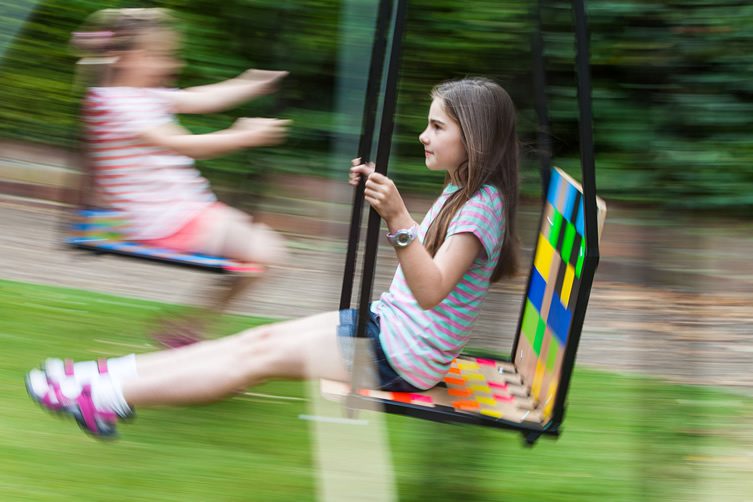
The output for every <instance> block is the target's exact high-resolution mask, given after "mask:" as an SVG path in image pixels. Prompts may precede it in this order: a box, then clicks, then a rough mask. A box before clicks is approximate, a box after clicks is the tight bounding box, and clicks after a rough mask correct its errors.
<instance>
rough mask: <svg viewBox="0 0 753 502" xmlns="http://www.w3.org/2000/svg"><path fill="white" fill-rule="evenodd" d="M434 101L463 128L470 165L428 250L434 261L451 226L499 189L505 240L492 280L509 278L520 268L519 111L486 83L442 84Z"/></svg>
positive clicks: (459, 175)
mask: <svg viewBox="0 0 753 502" xmlns="http://www.w3.org/2000/svg"><path fill="white" fill-rule="evenodd" d="M431 97H432V99H436V100H440V101H441V102H442V104H443V105H444V110H445V112H446V113H447V115H448V116H449V117H450V118H451V119H452V120H454V121H455V122H456V123H457V124H458V125H459V126H460V130H461V133H462V141H463V145H464V146H465V150H466V153H467V155H468V160H467V161H466V162H464V163H463V164H462V165H461V166H460V167H459V168H458V169H457V171H456V172H455V179H454V180H453V181H454V182H455V183H457V184H458V185H459V186H460V189H459V190H458V191H457V192H455V193H453V194H452V195H451V196H450V197H449V198H448V199H447V201H445V203H444V206H443V207H442V209H441V210H440V211H439V214H438V215H437V217H436V218H435V219H434V221H433V222H432V225H431V227H430V228H429V231H428V232H427V234H426V238H425V239H424V245H425V246H426V249H427V250H428V251H429V253H430V254H431V255H432V256H433V255H434V254H435V253H436V252H437V250H438V249H439V248H440V247H441V246H442V243H443V242H444V239H445V235H446V233H447V229H448V228H449V226H450V222H451V221H452V218H453V217H454V216H455V214H456V213H457V212H458V210H459V209H460V208H461V207H462V206H463V204H465V203H466V202H468V200H470V198H471V197H472V196H473V195H474V194H475V193H476V192H478V191H479V190H480V189H481V187H482V186H483V185H494V186H495V187H496V188H497V190H498V191H499V193H500V195H501V198H502V205H503V208H504V222H503V226H504V234H503V242H502V251H501V252H500V256H499V261H498V262H497V264H496V266H495V268H494V272H493V273H492V277H491V280H492V282H494V281H497V280H499V279H500V278H502V277H509V276H511V275H513V274H515V272H516V271H517V269H518V262H519V256H518V249H519V240H518V235H517V232H516V221H515V220H516V213H517V208H518V170H519V167H518V162H519V141H518V136H517V133H516V130H515V129H516V128H515V123H516V112H515V105H514V104H513V102H512V99H510V96H509V95H508V94H507V92H506V91H505V90H504V89H503V88H502V87H500V86H499V85H498V84H496V83H495V82H492V81H491V80H489V79H486V78H482V77H473V78H464V79H462V80H452V81H448V82H444V83H441V84H439V85H437V86H436V87H434V89H432V91H431ZM447 181H448V182H449V177H448V179H447Z"/></svg>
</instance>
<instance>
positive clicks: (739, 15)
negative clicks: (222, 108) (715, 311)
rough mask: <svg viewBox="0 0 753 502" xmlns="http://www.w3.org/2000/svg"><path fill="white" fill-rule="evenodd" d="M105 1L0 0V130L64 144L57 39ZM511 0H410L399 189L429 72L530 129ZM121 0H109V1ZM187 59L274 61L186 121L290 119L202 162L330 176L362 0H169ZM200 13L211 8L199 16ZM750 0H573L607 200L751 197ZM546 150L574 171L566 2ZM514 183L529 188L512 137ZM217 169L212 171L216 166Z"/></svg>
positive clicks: (359, 82) (551, 67) (550, 25)
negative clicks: (488, 94)
mask: <svg viewBox="0 0 753 502" xmlns="http://www.w3.org/2000/svg"><path fill="white" fill-rule="evenodd" d="M120 4H121V3H120V2H101V1H95V0H66V1H63V0H44V1H40V2H35V1H32V0H7V1H6V2H4V4H3V7H2V9H1V10H0V136H2V137H7V138H16V139H21V140H27V141H35V142H40V143H46V144H53V145H62V146H71V147H75V144H76V137H77V117H76V115H77V114H76V111H77V100H78V92H77V91H75V90H74V86H73V83H74V67H75V58H74V57H73V56H72V55H71V54H70V53H69V51H68V48H67V41H68V38H69V34H70V32H71V31H73V30H75V29H76V27H77V26H79V24H80V23H81V21H82V20H83V19H84V18H85V17H86V16H87V15H88V14H89V13H91V12H93V11H95V10H97V9H98V8H102V7H105V6H118V5H120ZM536 4H537V2H530V1H525V0H508V1H505V2H499V1H497V0H474V1H473V2H471V3H468V2H457V1H451V0H441V1H440V0H411V1H410V2H409V9H408V24H407V31H406V36H405V41H404V52H403V60H402V67H401V81H400V97H399V103H398V109H397V113H398V115H397V120H396V127H395V132H396V134H395V136H394V140H393V156H392V166H391V169H392V172H393V173H394V176H395V177H396V178H397V179H398V181H399V182H400V183H401V186H403V187H406V188H408V189H414V190H420V189H422V187H424V186H425V185H427V184H428V185H434V184H435V182H436V180H437V179H438V178H440V177H441V175H439V174H429V175H427V173H426V171H425V169H424V168H423V161H422V157H421V149H420V146H419V145H418V144H417V135H418V133H419V132H420V131H421V130H422V129H423V127H424V122H425V115H426V110H427V107H428V92H429V90H430V89H431V87H432V86H433V85H434V84H436V83H437V82H439V81H442V80H445V79H448V78H454V77H460V76H464V75H469V74H482V75H488V76H490V77H492V78H494V79H496V80H498V81H499V82H501V83H502V84H503V85H504V86H505V87H506V88H507V89H508V90H509V91H510V93H511V94H512V96H513V98H514V100H515V101H516V103H517V105H518V108H519V110H520V120H519V127H520V133H521V137H522V139H523V142H524V144H526V145H532V144H533V143H534V138H535V136H534V133H535V129H536V119H535V113H534V112H533V105H532V103H533V95H532V93H533V90H532V89H533V86H532V85H531V81H532V77H531V70H530V68H531V60H532V57H531V53H530V40H531V36H532V31H533V28H534V19H535V18H534V16H533V12H532V10H533V9H534V8H535V6H536ZM122 5H125V3H122ZM128 5H129V6H161V7H168V8H172V9H174V10H175V11H176V12H177V13H178V15H179V17H180V19H181V21H182V25H181V26H182V30H183V32H184V34H185V37H184V50H183V55H184V58H185V61H186V67H185V70H184V72H183V75H182V77H181V81H180V83H179V84H180V85H181V86H190V85H196V84H204V83H208V82H213V81H217V80H220V79H224V78H229V77H232V76H234V75H236V74H238V73H240V72H241V71H243V70H244V69H246V68H248V67H263V68H282V69H287V70H289V71H290V72H291V75H290V77H289V78H288V79H287V81H286V82H285V83H284V85H283V88H282V90H281V92H280V93H278V95H277V96H276V97H270V98H265V99H262V100H259V102H256V103H251V104H249V105H245V106H243V107H241V108H240V109H238V110H234V111H232V112H230V113H223V114H217V115H212V116H204V117H185V118H183V122H184V123H185V125H186V126H187V127H189V129H191V130H192V131H194V132H196V133H200V132H207V131H212V130H216V129H219V128H223V127H226V126H228V125H229V124H230V123H231V122H232V120H233V119H234V118H236V117H238V116H242V115H250V116H253V115H280V116H284V117H287V118H291V119H293V120H294V124H295V126H294V128H293V130H292V132H291V137H290V139H289V141H288V143H287V144H286V145H285V146H282V147H277V148H273V149H268V150H260V151H252V152H249V153H242V154H236V155H231V156H228V157H225V158H222V159H215V160H211V161H204V162H202V163H201V164H200V167H201V168H202V169H203V170H204V171H205V172H207V173H208V174H209V175H210V176H213V177H217V176H215V174H217V175H219V174H221V173H225V174H231V173H238V175H240V173H244V172H248V171H251V173H252V174H253V173H257V174H258V173H260V172H263V171H266V170H269V169H274V170H284V171H289V172H303V173H307V174H314V173H315V174H321V175H335V174H334V173H337V175H338V176H339V175H340V170H338V169H336V166H340V165H343V164H344V163H347V159H348V157H349V156H351V155H352V154H354V153H355V151H356V145H357V141H358V134H359V131H360V113H361V106H362V104H361V99H362V96H363V93H364V91H365V75H366V72H367V70H368V56H369V54H370V43H371V31H372V29H373V28H372V27H373V21H374V15H375V11H376V5H377V2H376V1H374V0H263V1H262V0H253V1H252V0H227V1H225V2H220V3H218V2H210V1H208V0H169V1H162V2H158V1H136V2H128ZM207 13H211V14H210V15H208V14H207ZM752 21H753V6H752V5H750V4H749V2H747V1H745V0H736V1H731V2H724V3H723V4H717V3H714V2H708V1H702V0H665V1H663V2H655V1H651V0H610V1H604V2H589V22H590V31H591V51H590V53H591V72H592V77H593V86H594V90H593V100H594V103H593V109H594V132H595V140H596V154H597V157H596V158H597V168H598V172H599V177H598V188H599V191H600V192H601V193H602V194H603V195H605V196H606V197H608V198H610V199H623V200H631V201H641V202H646V203H652V204H661V205H670V206H672V205H674V206H687V207H699V208H719V209H724V210H727V211H733V210H741V209H745V208H750V207H752V206H753V195H751V194H750V191H749V190H748V187H749V186H751V183H752V182H753V147H752V146H751V142H750V140H749V139H748V135H747V132H748V130H750V129H751V120H753V119H752V118H751V117H752V116H753V114H751V111H753V99H751V98H752V96H753V78H751V77H753V75H751V72H752V71H753V59H752V56H751V55H750V54H751V51H750V50H749V47H750V46H751V43H752V42H753V28H752V26H753V22H752ZM542 22H543V31H544V35H545V37H544V38H545V53H546V57H545V59H546V66H547V98H548V101H549V107H550V118H551V123H552V134H553V138H554V145H553V146H554V154H555V156H554V158H555V161H557V162H558V163H559V164H562V165H563V166H564V167H566V168H567V169H568V170H569V171H570V172H577V156H578V143H577V141H578V132H577V131H578V127H577V121H578V113H577V103H576V91H575V75H574V69H573V62H574V38H573V34H572V13H571V7H570V2H569V1H564V0H560V1H555V2H544V9H543V10H542ZM526 151H527V153H528V154H529V161H528V162H526V169H525V172H524V179H526V180H528V182H527V184H526V187H525V188H526V190H528V191H535V190H537V187H538V184H537V182H536V181H535V179H536V172H537V171H536V169H535V168H534V167H533V164H534V163H533V162H532V160H533V159H532V157H533V155H534V154H535V149H534V148H532V147H528V148H526ZM219 177H222V176H219Z"/></svg>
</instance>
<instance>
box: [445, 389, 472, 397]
mask: <svg viewBox="0 0 753 502" xmlns="http://www.w3.org/2000/svg"><path fill="white" fill-rule="evenodd" d="M447 394H449V395H450V396H455V397H471V396H472V395H473V392H471V391H470V390H469V389H447Z"/></svg>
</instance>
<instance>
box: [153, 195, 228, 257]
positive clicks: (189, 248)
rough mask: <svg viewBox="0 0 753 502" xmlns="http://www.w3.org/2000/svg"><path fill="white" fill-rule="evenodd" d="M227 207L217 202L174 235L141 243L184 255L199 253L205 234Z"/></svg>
mask: <svg viewBox="0 0 753 502" xmlns="http://www.w3.org/2000/svg"><path fill="white" fill-rule="evenodd" d="M226 207H227V206H225V204H223V203H222V202H215V203H213V204H212V205H211V206H208V207H207V208H205V209H204V210H203V211H201V212H200V213H199V214H197V215H196V216H194V217H193V218H191V219H190V220H188V223H186V224H185V225H183V226H182V227H181V228H180V230H178V231H177V232H175V233H174V234H172V235H168V236H167V237H162V238H160V239H149V240H143V241H140V242H143V243H144V244H148V245H149V246H154V247H161V248H168V249H174V250H175V251H181V252H183V253H195V252H199V251H198V250H199V248H201V247H202V246H201V243H202V242H203V240H204V239H203V238H202V234H203V232H206V229H208V228H212V227H213V226H214V225H215V224H216V222H217V219H218V218H222V217H223V214H225V211H226Z"/></svg>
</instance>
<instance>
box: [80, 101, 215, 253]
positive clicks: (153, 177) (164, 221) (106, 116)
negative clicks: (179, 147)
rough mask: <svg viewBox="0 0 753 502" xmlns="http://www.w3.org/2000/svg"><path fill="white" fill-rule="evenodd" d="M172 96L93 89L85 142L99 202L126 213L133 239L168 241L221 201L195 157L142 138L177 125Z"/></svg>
mask: <svg viewBox="0 0 753 502" xmlns="http://www.w3.org/2000/svg"><path fill="white" fill-rule="evenodd" d="M171 92H174V91H172V90H170V89H150V88H139V87H93V88H90V89H89V91H88V93H87V96H86V99H85V100H84V106H83V120H84V125H85V138H86V144H87V149H88V155H89V159H90V167H91V169H92V172H93V173H94V175H95V183H96V189H97V192H98V195H99V198H100V199H101V200H102V202H103V203H104V204H106V205H107V206H109V207H111V208H113V209H117V210H119V211H122V212H123V213H124V215H125V217H126V218H127V219H128V221H129V225H128V229H127V233H128V237H129V238H131V239H136V240H147V239H160V238H163V237H168V236H170V235H172V234H174V233H176V232H177V231H178V230H180V228H181V227H182V226H183V225H185V224H186V223H188V222H189V221H190V220H191V219H192V218H194V217H195V216H196V215H197V214H199V213H200V212H201V211H202V210H204V209H205V208H206V207H208V206H210V205H211V204H212V203H213V202H214V201H215V200H216V198H215V196H214V194H213V193H212V191H211V190H210V188H209V183H208V182H207V180H206V179H205V178H203V177H202V176H201V174H200V173H199V171H198V170H197V169H196V168H195V167H194V161H193V159H191V158H190V157H186V156H184V155H179V154H177V153H175V152H172V151H170V150H167V149H164V148H158V147H154V146H149V145H145V144H144V143H143V142H142V141H141V140H140V139H139V138H140V134H141V133H143V132H144V131H146V130H148V129H151V128H154V127H158V126H161V125H164V124H170V123H175V122H176V119H175V115H174V114H173V112H172V101H171V99H170V93H171Z"/></svg>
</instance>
